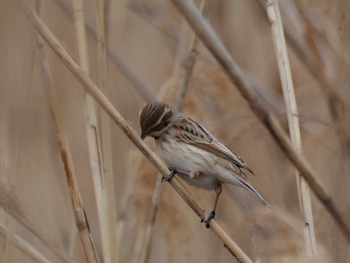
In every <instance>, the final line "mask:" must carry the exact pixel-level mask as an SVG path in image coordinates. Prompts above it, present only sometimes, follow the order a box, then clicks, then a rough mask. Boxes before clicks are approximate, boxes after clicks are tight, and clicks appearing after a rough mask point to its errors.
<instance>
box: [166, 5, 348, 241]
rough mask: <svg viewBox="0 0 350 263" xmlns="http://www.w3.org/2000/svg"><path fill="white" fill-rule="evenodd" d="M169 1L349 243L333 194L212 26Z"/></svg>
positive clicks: (186, 7)
mask: <svg viewBox="0 0 350 263" xmlns="http://www.w3.org/2000/svg"><path fill="white" fill-rule="evenodd" d="M171 1H172V2H173V3H174V5H175V6H176V7H177V8H178V9H179V11H180V12H181V13H182V15H183V16H184V17H185V18H186V20H187V22H188V23H189V24H190V25H191V26H192V28H193V29H194V30H195V31H196V33H197V34H198V36H199V37H200V39H201V40H202V42H203V43H204V45H205V46H206V47H207V48H208V49H209V51H210V52H211V53H212V54H213V56H214V57H215V59H216V60H217V61H218V62H219V63H220V65H221V66H222V67H223V68H224V70H225V72H226V74H227V75H228V77H229V78H230V80H231V81H232V83H234V84H235V85H236V87H237V88H238V90H239V91H240V93H241V94H242V96H243V98H244V99H245V100H246V101H247V102H248V104H249V106H250V108H251V110H252V111H253V112H254V114H255V115H256V117H257V118H258V119H259V120H260V122H261V124H263V125H264V126H265V128H266V130H267V131H268V132H269V133H270V135H271V136H272V138H273V139H274V140H275V141H276V143H277V145H278V146H279V147H280V148H281V150H283V152H284V154H285V156H286V157H287V158H288V159H289V160H290V161H291V162H292V163H293V164H294V166H295V167H296V168H297V169H298V170H299V171H300V172H301V176H302V177H303V178H304V179H305V180H306V181H307V182H308V184H309V186H310V188H311V190H312V191H313V192H314V194H315V195H316V197H317V199H318V200H319V201H320V203H321V204H322V205H323V206H324V208H325V209H326V210H327V212H328V214H329V215H330V216H332V218H333V220H334V222H335V223H336V224H337V226H338V229H339V231H340V233H342V235H343V237H344V238H345V240H346V241H347V243H348V244H350V228H349V226H348V224H347V223H346V222H345V220H344V219H343V217H342V215H341V214H340V212H339V209H338V208H337V207H336V206H335V205H334V204H333V200H332V197H331V196H330V195H329V193H328V192H326V190H325V189H324V187H323V186H322V185H321V184H320V182H319V181H318V179H317V178H318V177H317V176H316V173H315V172H314V169H313V168H312V167H311V166H310V164H309V163H308V161H307V160H306V159H305V158H304V156H303V155H302V154H301V153H300V152H298V151H297V150H296V149H295V147H294V145H293V144H292V143H291V142H290V139H289V138H288V136H287V134H286V132H285V131H284V130H283V128H282V125H281V124H280V122H279V121H278V119H277V116H276V115H275V114H274V113H273V112H272V111H271V110H270V109H269V108H268V107H267V106H266V105H265V103H263V101H262V100H261V98H260V97H259V95H258V94H257V93H256V91H255V90H254V89H253V88H252V86H251V85H250V83H249V81H248V78H247V77H246V76H245V74H244V72H243V71H242V69H241V68H240V67H239V66H238V64H237V63H236V61H235V60H234V59H233V58H232V56H231V55H230V53H229V52H228V51H227V49H226V48H225V47H224V45H223V43H222V42H221V41H220V39H219V38H218V37H217V35H216V34H215V32H214V30H213V29H212V28H211V27H210V25H209V24H208V23H207V22H206V21H205V19H204V18H203V17H202V16H201V14H200V13H199V11H198V10H197V9H196V8H195V7H194V6H193V5H192V4H190V3H189V2H188V1H187V0H171Z"/></svg>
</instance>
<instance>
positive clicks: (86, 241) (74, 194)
mask: <svg viewBox="0 0 350 263" xmlns="http://www.w3.org/2000/svg"><path fill="white" fill-rule="evenodd" d="M40 3H41V1H37V5H36V6H37V12H38V13H39V10H38V9H39V5H40ZM37 44H38V47H39V51H40V62H41V63H40V64H41V67H42V77H43V80H44V86H45V91H46V95H47V98H48V101H49V104H50V109H51V113H52V117H53V120H54V126H55V130H56V135H57V142H58V146H59V150H60V153H61V158H62V162H63V165H64V170H65V174H66V178H67V184H68V187H69V194H70V198H71V201H72V207H73V214H74V217H75V222H76V225H77V228H78V231H79V237H80V241H81V243H82V246H83V250H84V253H85V256H86V259H87V261H88V262H89V263H93V262H98V258H97V255H96V249H95V248H94V244H93V240H92V236H91V233H90V230H89V227H88V225H89V223H88V221H87V218H86V216H85V210H84V206H83V202H82V199H81V195H80V191H79V187H78V183H77V179H76V175H75V168H74V164H73V158H72V153H71V150H70V147H69V143H68V138H67V133H66V129H65V127H64V123H63V119H62V114H61V107H60V105H59V100H58V95H57V93H56V90H55V88H54V84H53V81H52V78H51V72H50V68H49V65H48V63H47V57H46V55H45V51H44V47H45V44H44V42H43V40H42V39H41V37H40V36H39V35H37Z"/></svg>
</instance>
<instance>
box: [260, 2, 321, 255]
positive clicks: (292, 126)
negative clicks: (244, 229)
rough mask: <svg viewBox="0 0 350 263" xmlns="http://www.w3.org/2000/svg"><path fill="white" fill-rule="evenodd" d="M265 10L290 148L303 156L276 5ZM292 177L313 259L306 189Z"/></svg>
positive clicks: (292, 89) (309, 211)
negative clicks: (283, 102) (270, 31)
mask: <svg viewBox="0 0 350 263" xmlns="http://www.w3.org/2000/svg"><path fill="white" fill-rule="evenodd" d="M266 10H267V14H268V17H269V20H270V26H271V30H272V38H273V44H274V47H275V54H276V58H277V64H278V69H279V74H280V79H281V83H282V89H283V96H284V100H285V104H286V109H287V119H288V126H289V134H290V139H291V142H292V144H293V145H294V146H295V149H297V151H298V152H299V153H302V144H301V135H300V127H299V117H298V108H297V102H296V98H295V93H294V86H293V81H292V73H291V70H290V64H289V58H288V54H287V47H286V41H285V38H284V32H283V26H282V19H281V14H280V11H279V7H278V3H277V1H276V0H269V1H268V2H267V5H266ZM295 175H296V180H297V188H298V196H299V206H300V214H301V219H302V221H303V229H304V238H305V243H306V248H307V251H308V253H309V254H311V255H313V256H316V254H317V248H316V238H315V229H314V222H313V216H312V207H311V200H310V190H309V186H308V184H307V183H306V182H305V180H304V179H303V178H302V177H301V176H300V172H299V171H298V170H297V169H296V170H295Z"/></svg>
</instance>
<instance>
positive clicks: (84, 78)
mask: <svg viewBox="0 0 350 263" xmlns="http://www.w3.org/2000/svg"><path fill="white" fill-rule="evenodd" d="M17 2H18V3H19V5H20V7H21V8H22V10H23V11H24V13H25V14H26V15H27V17H28V18H29V19H30V21H31V22H32V23H33V25H34V26H35V28H36V29H37V31H38V33H39V34H40V35H41V36H42V37H43V39H44V40H45V41H46V42H47V44H48V45H49V46H50V47H51V48H52V50H53V51H54V52H55V53H56V54H57V55H58V57H59V58H60V59H61V60H62V62H63V63H64V64H65V66H66V67H67V68H68V69H69V70H70V71H71V72H72V73H73V75H74V76H75V77H76V78H77V79H78V80H79V81H80V83H81V84H82V85H83V86H84V87H85V88H86V91H87V92H89V94H90V95H91V96H92V97H93V98H94V99H95V100H96V101H97V102H98V103H99V104H100V106H101V107H103V109H104V110H105V111H106V112H107V113H108V114H109V116H110V117H111V118H112V119H113V121H114V122H115V123H116V124H117V125H118V126H119V127H120V128H121V129H122V131H123V132H124V133H125V135H127V137H128V138H129V139H130V140H131V141H132V142H133V144H134V145H135V146H136V147H137V148H138V149H139V150H140V152H141V153H142V154H143V155H144V156H145V157H146V158H147V159H148V160H149V161H150V162H151V163H152V164H153V166H154V167H155V168H156V169H157V170H158V171H159V172H160V173H161V174H162V175H164V176H168V175H169V174H170V171H169V169H168V168H167V167H166V166H165V164H164V163H163V162H162V161H161V160H160V159H159V157H158V156H157V155H156V154H155V153H154V152H152V151H151V150H150V149H149V147H148V146H147V145H146V144H144V142H143V141H142V140H141V138H140V137H139V136H138V135H137V133H136V132H135V131H134V130H133V129H132V127H131V126H130V124H129V123H128V122H127V121H126V120H125V119H124V118H123V116H122V115H120V113H119V112H118V111H117V110H116V109H115V108H114V107H113V105H112V104H111V103H110V102H109V101H108V99H107V98H106V97H105V96H104V95H103V93H102V92H101V91H100V90H99V88H98V87H97V86H96V85H95V84H94V83H93V82H92V81H91V79H90V78H89V77H88V75H87V73H86V72H85V71H84V70H82V68H81V67H80V66H79V65H78V64H77V63H76V62H75V61H74V60H73V59H72V57H71V56H70V55H69V54H68V52H67V51H66V49H65V48H64V46H63V45H62V44H61V43H60V42H59V41H58V40H57V38H56V37H55V36H54V35H53V34H52V33H51V31H50V30H49V29H48V28H47V27H46V25H45V24H44V23H43V22H42V21H41V19H40V18H39V17H38V16H37V15H36V14H35V12H33V10H32V8H31V7H30V5H29V4H28V3H27V1H25V0H17ZM169 184H170V185H171V186H172V187H173V188H174V189H175V190H176V192H177V193H178V194H179V195H180V196H181V197H182V198H183V199H184V200H185V202H186V203H187V204H188V205H189V206H190V207H191V208H192V210H193V211H194V212H195V213H196V214H197V215H198V216H199V217H200V218H201V219H203V220H205V211H204V210H203V209H202V208H201V207H200V206H199V205H198V204H197V203H196V202H195V200H194V199H193V198H192V196H191V195H190V194H189V193H188V192H187V191H186V190H184V188H183V186H182V184H181V182H180V181H179V179H178V178H176V177H175V178H173V179H172V180H171V181H169ZM209 226H210V229H211V230H212V231H213V232H214V233H215V234H216V235H217V236H218V237H219V238H220V239H221V241H222V242H223V243H224V245H225V247H226V248H228V249H229V251H230V252H231V253H232V254H233V255H235V256H236V257H237V258H239V259H240V260H241V262H251V260H250V259H249V257H248V256H247V255H246V254H245V253H244V252H243V251H242V250H241V249H240V248H239V247H238V246H237V245H236V243H235V242H234V241H233V240H232V239H230V238H229V236H228V235H227V234H226V232H225V231H224V230H223V229H222V228H221V226H220V225H219V224H217V223H216V221H215V220H211V221H210V222H209Z"/></svg>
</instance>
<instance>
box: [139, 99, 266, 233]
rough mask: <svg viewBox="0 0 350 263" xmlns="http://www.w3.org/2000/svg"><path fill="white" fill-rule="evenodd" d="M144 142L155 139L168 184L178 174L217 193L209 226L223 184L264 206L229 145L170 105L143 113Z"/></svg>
mask: <svg viewBox="0 0 350 263" xmlns="http://www.w3.org/2000/svg"><path fill="white" fill-rule="evenodd" d="M140 126H141V138H142V139H144V138H146V137H147V136H150V137H153V138H154V139H155V141H156V143H157V145H158V146H159V148H160V154H161V156H162V157H163V159H164V161H165V163H166V164H167V165H168V167H169V169H170V170H171V171H172V173H171V175H170V176H169V177H167V178H164V179H166V180H170V179H171V177H172V176H173V175H174V174H178V175H179V176H180V177H181V178H182V179H183V180H185V181H186V182H187V183H189V184H191V185H193V186H195V187H199V188H204V189H215V192H216V198H215V204H214V209H213V211H212V212H211V213H210V214H209V216H208V218H207V219H206V221H205V222H206V225H207V226H208V223H209V221H210V220H211V219H212V218H214V217H215V209H216V206H217V203H218V200H219V196H220V193H221V190H222V186H221V184H222V183H228V184H233V185H238V186H240V187H242V188H244V189H247V190H249V191H250V192H252V193H253V194H254V195H255V196H257V197H258V198H259V199H260V200H261V201H262V202H263V203H264V204H265V205H268V203H267V201H266V200H265V198H264V197H263V196H262V195H261V194H260V193H259V192H258V191H257V190H255V189H254V188H253V187H252V186H251V185H250V184H248V183H247V182H246V179H247V175H246V171H248V172H249V173H251V174H253V171H252V170H251V169H250V168H249V167H248V165H247V164H246V163H245V162H244V161H243V160H242V159H241V158H240V157H239V156H238V155H237V154H236V153H234V152H233V151H231V150H230V149H229V148H228V147H227V146H226V145H224V144H222V143H221V142H219V141H218V140H217V139H216V138H215V137H214V136H213V135H212V134H210V133H209V132H208V131H207V130H206V129H205V128H204V127H203V126H202V125H200V124H199V123H197V122H195V121H194V120H192V119H191V118H189V117H186V116H184V115H183V114H181V113H180V112H178V111H177V110H175V109H173V108H171V107H170V106H169V105H167V104H164V103H160V102H149V103H147V104H146V105H145V106H144V107H143V108H142V109H141V111H140Z"/></svg>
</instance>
